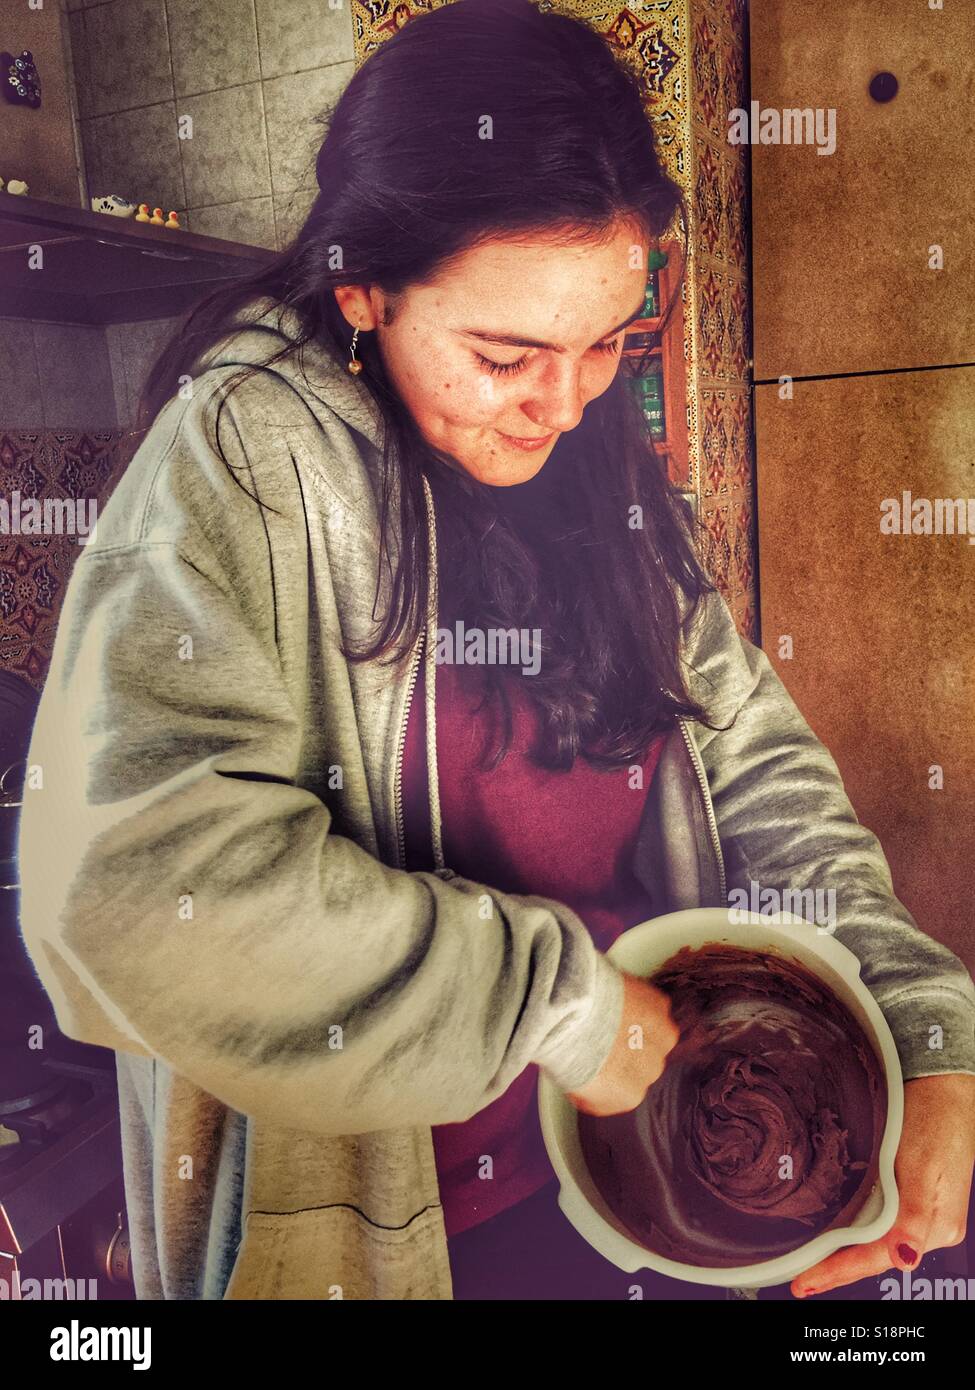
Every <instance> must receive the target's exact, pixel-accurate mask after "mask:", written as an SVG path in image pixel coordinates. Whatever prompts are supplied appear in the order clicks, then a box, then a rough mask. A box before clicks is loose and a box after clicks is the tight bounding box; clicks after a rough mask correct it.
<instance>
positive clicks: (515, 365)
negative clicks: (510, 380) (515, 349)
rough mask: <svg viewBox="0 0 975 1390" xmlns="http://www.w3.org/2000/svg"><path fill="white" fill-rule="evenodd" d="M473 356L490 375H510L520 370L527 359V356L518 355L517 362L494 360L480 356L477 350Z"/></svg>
mask: <svg viewBox="0 0 975 1390" xmlns="http://www.w3.org/2000/svg"><path fill="white" fill-rule="evenodd" d="M474 356H475V357H476V358H477V360H478V361H479V362H480V363H481V365H482V366H483V367H484V368H485V370H486V371H488V372H490V373H491V375H492V376H512V375H513V374H514V373H515V372H520V371H521V370H522V368H523V367H524V365H525V363H526V362H527V361H528V358H527V357H519V358H518V361H517V362H495V361H494V359H493V358H491V357H482V356H481V354H480V353H479V352H475V354H474Z"/></svg>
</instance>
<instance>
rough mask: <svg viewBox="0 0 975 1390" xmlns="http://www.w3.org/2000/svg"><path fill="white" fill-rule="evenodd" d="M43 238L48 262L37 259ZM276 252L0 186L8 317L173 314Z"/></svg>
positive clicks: (2, 313)
mask: <svg viewBox="0 0 975 1390" xmlns="http://www.w3.org/2000/svg"><path fill="white" fill-rule="evenodd" d="M35 247H40V248H42V252H43V269H35V270H32V269H31V268H30V259H31V252H32V250H33V248H35ZM275 254H276V253H275V252H273V251H269V250H267V249H266V248H265V247H262V246H248V245H246V244H244V243H241V242H236V241H225V240H223V239H222V238H220V237H210V236H200V235H198V234H197V233H195V232H186V231H182V230H179V231H176V230H174V229H169V228H166V227H154V226H152V225H151V224H150V223H148V222H135V221H133V220H132V219H131V218H123V217H112V216H111V215H109V214H108V213H102V212H90V211H87V210H85V209H84V208H74V207H67V206H65V205H64V204H61V203H49V202H45V201H43V200H42V199H40V198H25V197H20V196H18V195H16V194H13V193H5V192H0V317H5V318H23V319H35V320H41V321H44V322H57V323H87V324H107V323H133V322H138V321H139V320H142V319H155V318H170V317H174V316H175V315H177V314H180V313H182V312H183V311H184V310H186V309H188V308H190V307H191V305H192V304H194V303H195V302H196V301H197V300H198V299H201V298H202V297H203V296H204V295H205V294H207V293H208V292H209V291H210V290H211V289H214V288H216V286H217V285H218V284H220V283H221V282H222V281H224V280H233V279H235V278H237V277H238V276H241V275H247V274H250V273H252V272H253V271H255V270H258V269H259V268H260V267H261V266H262V265H265V264H267V262H268V261H270V260H272V259H273V257H274V255H275Z"/></svg>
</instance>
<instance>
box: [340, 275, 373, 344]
mask: <svg viewBox="0 0 975 1390" xmlns="http://www.w3.org/2000/svg"><path fill="white" fill-rule="evenodd" d="M333 294H334V295H335V300H336V303H337V304H338V306H339V308H340V309H341V310H342V313H343V315H344V316H345V318H346V319H347V320H348V322H349V324H350V325H351V327H353V328H361V329H362V331H363V332H364V333H365V332H367V331H368V330H370V329H373V328H375V327H376V324H377V322H378V320H379V314H378V313H377V309H376V305H375V303H374V299H375V296H374V295H373V294H372V293H371V292H370V290H369V287H368V286H366V285H337V286H336V287H335V289H334V290H333Z"/></svg>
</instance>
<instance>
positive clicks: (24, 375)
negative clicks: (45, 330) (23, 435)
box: [0, 318, 44, 430]
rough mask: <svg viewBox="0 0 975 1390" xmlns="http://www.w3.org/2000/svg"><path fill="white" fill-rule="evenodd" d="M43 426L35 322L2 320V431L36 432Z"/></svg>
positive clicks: (0, 414) (0, 356)
mask: <svg viewBox="0 0 975 1390" xmlns="http://www.w3.org/2000/svg"><path fill="white" fill-rule="evenodd" d="M43 423H44V405H43V400H42V397H41V383H40V378H39V376H38V372H37V359H36V357H35V355H34V334H33V325H32V322H31V320H30V319H6V318H5V319H0V427H2V428H3V429H5V430H6V429H35V428H38V427H39V426H41V425H43Z"/></svg>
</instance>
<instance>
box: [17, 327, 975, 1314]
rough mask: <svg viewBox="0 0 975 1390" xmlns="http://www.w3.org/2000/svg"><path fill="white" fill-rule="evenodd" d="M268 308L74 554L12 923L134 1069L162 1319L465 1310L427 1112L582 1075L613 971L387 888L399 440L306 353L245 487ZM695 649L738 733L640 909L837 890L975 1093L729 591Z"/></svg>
mask: <svg viewBox="0 0 975 1390" xmlns="http://www.w3.org/2000/svg"><path fill="white" fill-rule="evenodd" d="M256 307H257V308H259V309H260V310H262V311H263V315H264V317H263V322H262V324H261V326H260V328H258V327H256V326H255V327H251V328H249V329H246V330H244V331H243V332H242V333H240V334H237V335H235V336H234V338H233V339H232V340H229V341H225V343H224V344H222V345H221V348H220V349H219V350H217V351H215V352H214V353H212V354H211V355H210V356H209V357H208V359H207V362H206V363H205V364H204V365H205V366H206V368H207V369H206V370H205V371H202V372H201V373H200V374H199V375H198V376H197V377H196V378H195V380H194V382H193V383H192V391H191V392H189V393H187V394H188V399H181V398H179V397H174V398H173V399H172V400H171V401H170V402H169V403H168V404H167V405H166V406H165V408H164V409H163V410H162V411H161V412H160V413H159V415H158V416H157V418H156V420H155V421H154V423H153V425H152V426H151V428H150V429H149V431H148V432H147V434H146V436H145V438H144V440H143V441H142V443H141V445H140V447H139V449H138V452H137V453H136V455H135V457H134V458H133V460H132V462H131V464H130V465H129V467H128V469H127V471H126V473H125V475H124V477H123V478H122V480H121V482H120V483H119V485H118V487H117V489H116V491H115V493H114V494H113V496H112V498H111V500H110V502H109V504H108V505H107V507H106V508H105V510H104V512H103V514H102V516H101V517H100V518H99V520H98V527H97V537H96V538H95V539H94V540H93V541H91V542H90V543H89V544H88V545H87V546H86V548H85V550H84V552H83V554H82V555H81V557H80V558H79V560H78V562H77V564H76V567H75V570H74V572H73V575H72V578H71V581H70V584H69V587H68V592H67V595H66V600H65V605H64V609H63V613H62V617H61V622H60V625H59V630H58V635H57V640H56V644H55V650H54V656H53V662H52V667H51V671H50V675H49V678H48V681H47V684H46V686H45V689H44V692H43V696H42V699H41V703H40V708H39V712H38V716H37V720H36V724H35V727H34V732H33V737H32V742H31V747H30V754H29V763H30V765H31V767H32V768H34V769H35V775H34V777H33V779H32V783H33V789H32V790H29V791H28V792H27V793H26V795H25V805H24V809H23V814H22V820H21V833H20V865H21V881H22V895H21V920H22V931H23V935H24V940H25V943H26V945H27V948H28V950H29V952H30V954H31V956H32V958H33V960H34V963H35V966H36V968H37V971H38V974H39V976H40V978H41V980H42V982H43V984H44V985H45V987H46V988H47V990H48V992H49V994H50V996H51V998H52V1001H53V1003H54V1006H55V1010H56V1014H57V1019H58V1023H59V1026H60V1027H61V1028H62V1030H63V1031H64V1032H65V1033H66V1034H67V1035H68V1036H69V1037H72V1038H76V1039H79V1040H80V1041H83V1042H88V1043H93V1044H97V1045H100V1046H104V1047H109V1048H113V1049H115V1051H116V1053H117V1066H118V1078H119V1094H120V1105H121V1117H122V1133H123V1158H124V1163H125V1179H126V1199H127V1209H128V1215H129V1222H130V1231H131V1240H132V1258H133V1268H134V1274H135V1278H136V1288H137V1292H138V1294H139V1296H140V1297H141V1298H186V1299H190V1298H221V1297H228V1298H287V1297H297V1298H330V1297H345V1298H350V1297H351V1298H450V1297H451V1283H450V1269H449V1263H448V1259H447V1245H446V1238H445V1235H444V1226H443V1217H442V1211H441V1207H440V1204H439V1193H438V1188H437V1178H436V1169H435V1164H434V1158H433V1146H432V1136H431V1133H430V1126H431V1125H433V1124H442V1123H449V1122H455V1121H460V1120H464V1119H466V1118H468V1117H469V1116H470V1115H473V1114H474V1113H475V1112H476V1111H478V1110H480V1109H481V1108H482V1107H484V1106H485V1105H487V1104H488V1103H489V1102H491V1101H492V1100H494V1099H495V1098H496V1097H497V1096H499V1095H500V1094H501V1093H502V1092H503V1091H504V1090H505V1089H506V1088H507V1087H508V1086H509V1085H510V1084H511V1082H512V1081H513V1080H514V1079H515V1077H516V1076H518V1074H519V1073H520V1072H521V1071H522V1070H523V1069H524V1068H525V1066H527V1065H528V1064H529V1063H531V1062H535V1063H538V1064H539V1065H540V1066H541V1067H543V1068H545V1069H546V1070H547V1071H548V1072H549V1074H550V1075H551V1076H552V1077H553V1079H554V1080H555V1081H556V1083H557V1084H559V1085H560V1086H562V1087H563V1088H565V1089H572V1088H575V1087H577V1086H581V1085H583V1084H584V1083H585V1082H587V1081H588V1080H590V1079H591V1078H592V1077H593V1076H594V1075H595V1074H596V1072H597V1071H598V1070H599V1068H600V1067H601V1065H602V1063H603V1061H604V1060H605V1058H606V1056H607V1054H608V1052H609V1050H610V1047H611V1045H612V1042H613V1039H614V1036H615V1034H616V1032H617V1029H618V1026H619V1022H620V1017H621V1009H622V977H621V976H620V974H619V972H618V971H617V970H616V969H615V968H614V967H613V966H611V965H610V964H609V962H608V961H607V960H606V958H605V957H604V956H603V955H601V954H600V953H599V952H598V951H597V950H596V949H595V947H594V946H593V944H592V941H591V938H590V937H589V934H588V932H587V930H586V928H585V925H584V924H583V922H582V921H581V920H580V919H579V918H578V917H577V916H576V915H575V914H574V913H573V912H572V911H571V910H570V909H569V908H568V907H566V906H564V905H562V904H560V903H558V902H555V901H552V900H550V899H546V898H540V897H535V896H522V895H514V894H507V893H502V892H500V891H498V890H496V889H494V888H491V887H490V886H489V885H483V884H476V883H472V882H470V881H469V880H466V879H464V878H461V877H458V876H457V875H454V874H452V873H451V871H450V869H449V866H444V867H443V868H442V869H438V870H437V871H436V872H418V873H408V872H406V871H405V870H404V869H403V868H402V867H401V865H402V862H403V858H402V833H403V825H402V803H401V784H400V778H401V762H402V749H403V739H404V734H405V728H406V717H407V712H408V707H409V701H410V699H411V698H412V692H413V688H414V685H415V681H416V675H417V671H418V661H419V659H420V657H421V651H422V652H423V654H424V655H425V658H426V660H427V661H428V662H430V661H431V660H432V647H433V643H432V642H430V641H427V642H426V643H425V644H424V641H423V639H422V638H421V640H420V642H419V643H418V644H417V647H416V649H415V650H414V653H413V655H412V658H411V659H410V660H409V661H407V662H405V663H402V664H401V666H400V667H399V668H398V669H392V668H381V667H378V666H377V664H376V663H361V664H351V663H348V662H347V661H346V660H345V659H344V658H343V657H342V655H341V653H340V652H339V651H338V649H337V639H338V638H339V636H340V635H341V636H342V637H344V638H346V639H348V638H353V639H362V638H363V637H365V636H369V635H372V633H373V631H374V627H373V624H372V618H371V614H372V607H373V597H374V585H375V580H376V574H377V564H378V501H377V489H378V480H379V472H378V465H379V458H380V453H379V446H380V442H381V421H380V419H379V416H378V413H377V411H376V408H375V406H374V405H373V404H372V402H371V398H370V397H369V395H368V392H367V390H366V388H365V387H364V386H363V385H362V384H361V383H360V382H358V381H356V380H355V379H354V378H352V377H350V376H349V375H348V374H346V373H344V372H343V371H342V369H341V367H338V366H336V365H335V364H334V363H333V362H332V361H331V359H330V358H329V357H328V355H327V354H326V353H324V352H323V351H322V350H320V349H318V348H313V347H312V346H307V347H306V348H305V349H304V351H303V352H302V353H301V354H300V358H301V361H300V365H299V364H298V363H297V362H296V360H295V358H294V357H292V358H289V359H287V360H286V361H284V362H282V363H278V364H276V365H275V366H274V367H273V368H272V369H271V370H269V371H260V372H258V373H257V374H256V375H254V376H252V377H251V378H250V379H249V380H248V381H246V382H245V383H244V384H243V385H242V386H241V387H239V388H238V389H237V390H236V391H235V392H233V393H232V394H231V395H230V396H229V397H228V399H227V403H226V405H225V406H224V409H223V412H222V416H221V422H220V429H221V434H220V438H221V444H222V446H223V449H224V452H225V454H226V456H227V459H228V461H229V463H230V465H231V466H232V468H233V469H234V470H236V471H237V478H239V483H238V481H237V478H235V477H233V476H232V475H231V472H230V471H228V469H227V468H226V467H225V465H224V463H223V461H222V460H221V459H220V457H219V456H218V454H217V453H216V452H215V450H214V448H213V445H212V423H211V424H210V426H209V427H207V426H206V425H205V421H204V416H205V414H206V416H207V417H208V419H209V420H210V421H211V422H212V419H213V416H214V414H215V406H216V397H217V395H218V394H219V393H220V392H221V391H222V388H223V387H224V385H225V384H226V382H227V381H228V379H229V378H230V377H231V376H232V375H234V374H235V373H236V371H237V370H238V368H239V365H240V364H242V363H253V362H263V361H265V360H266V358H267V357H268V356H270V355H271V353H272V352H273V351H274V350H276V349H277V348H279V347H280V346H282V345H283V343H284V341H285V339H284V338H283V337H281V336H280V333H279V332H278V331H276V329H275V325H277V324H279V323H281V320H280V318H279V315H280V312H281V310H280V306H279V305H275V304H274V303H273V302H271V301H263V302H262V303H261V304H260V305H258V306H256ZM287 312H288V311H286V314H285V318H284V320H283V324H282V326H283V329H284V331H285V332H287V330H288V328H289V326H290V327H291V328H292V330H293V327H294V325H293V323H291V324H290V325H289V321H288V318H287ZM248 493H256V494H258V495H259V496H260V497H261V498H262V499H263V501H264V502H266V503H268V504H270V506H271V507H273V508H275V511H268V510H261V509H260V508H259V507H258V506H257V505H256V503H255V502H254V501H253V500H251V498H250V497H249V496H248ZM427 504H428V509H431V510H432V498H431V496H430V494H429V492H428V493H427ZM428 558H429V562H430V564H431V567H434V566H435V552H433V550H432V549H431V554H430V556H429V557H428ZM432 573H433V576H434V578H435V569H433V568H432ZM387 582H388V580H387V576H386V575H385V573H384V580H383V592H382V596H381V598H382V600H384V599H385V595H386V593H387V592H388V589H387ZM430 621H435V601H434V603H433V604H432V605H431V609H430V613H429V614H428V622H430ZM684 659H685V661H686V662H687V663H688V680H689V684H690V687H691V690H692V692H693V693H694V694H695V696H696V697H697V698H698V699H700V700H701V701H702V702H703V703H704V704H705V705H706V706H707V707H708V708H709V712H710V713H711V717H712V718H713V719H714V721H715V722H718V723H727V722H728V720H729V719H730V718H731V716H732V715H733V714H737V718H736V720H735V722H734V723H733V725H732V727H731V728H729V729H727V730H726V731H721V732H713V731H712V730H710V729H706V728H704V727H702V726H700V725H698V724H697V723H693V722H691V721H687V720H682V721H681V722H680V723H679V725H678V726H677V727H676V728H675V729H674V730H673V732H672V734H671V735H669V736H668V738H667V740H666V743H665V747H664V752H663V756H662V758H661V760H660V763H659V765H658V768H657V771H656V774H655V776H654V779H653V781H652V783H651V786H650V789H649V792H648V795H647V800H646V807H645V810H644V813H643V819H642V822H641V829H640V834H639V841H638V846H637V851H636V854H635V858H634V870H635V872H636V874H637V876H638V877H639V878H640V880H641V882H643V884H644V886H645V887H646V888H647V891H648V892H649V893H650V894H651V897H652V901H653V903H654V907H655V910H656V912H658V913H663V912H668V911H672V910H676V909H678V908H683V907H692V906H697V905H703V906H726V905H727V894H728V893H729V892H730V891H731V890H732V889H735V888H738V889H742V890H744V891H746V892H747V891H748V888H749V885H750V882H751V881H755V882H756V883H758V884H759V885H760V886H761V887H762V888H766V887H771V888H777V889H779V890H780V891H782V890H785V889H786V888H791V889H793V890H796V891H798V892H801V891H803V890H805V889H810V888H811V889H821V890H828V889H831V888H832V889H834V890H835V893H836V904H837V907H836V923H837V925H836V931H835V935H836V936H837V938H838V939H839V940H840V941H842V942H844V943H845V944H846V945H847V946H849V947H850V949H851V950H852V951H853V952H854V953H855V954H856V955H857V956H858V957H859V959H860V960H861V962H862V973H863V978H864V981H865V983H866V984H867V986H868V988H869V989H870V990H871V991H872V993H873V994H874V995H875V997H876V999H877V1001H878V1003H879V1005H880V1007H881V1009H882V1010H883V1012H884V1014H885V1016H886V1018H887V1021H888V1023H889V1025H890V1028H891V1031H892V1033H893V1035H894V1038H895V1041H896V1043H897V1047H898V1051H899V1055H900V1058H901V1062H902V1065H903V1068H904V1075H905V1077H906V1078H911V1077H915V1076H924V1075H931V1074H935V1073H940V1072H959V1071H962V1072H969V1073H975V990H973V987H972V982H971V979H970V977H969V975H968V972H967V971H966V969H965V968H964V966H963V965H962V963H961V962H960V961H959V960H958V959H957V958H956V957H955V956H954V955H953V954H952V953H951V952H950V951H948V950H947V949H945V948H944V947H942V946H940V945H939V944H937V943H936V942H935V941H933V940H932V939H931V938H930V937H928V936H927V935H925V934H924V933H923V932H921V931H920V930H919V929H918V927H917V926H916V924H915V923H914V921H913V919H912V918H911V916H910V915H909V913H908V912H907V911H906V909H905V908H904V906H903V905H902V904H901V903H900V902H899V901H898V899H897V898H896V897H895V896H894V895H893V892H892V886H891V879H890V874H889V870H888V867H887V863H886V860H885V859H884V856H883V853H882V850H881V848H880V846H879V844H878V841H877V840H876V838H875V836H874V835H873V834H872V833H871V832H870V831H868V830H867V829H866V828H865V827H863V826H861V825H860V824H859V823H858V821H857V820H856V817H855V815H854V813H853V810H852V808H851V806H850V803H849V801H848V799H847V797H846V795H845V793H844V790H843V785H842V782H841V780H840V777H839V774H838V772H837V768H836V764H835V762H834V761H833V759H832V758H831V757H830V755H829V753H828V752H827V750H826V749H825V748H824V747H823V745H822V744H821V743H820V742H819V741H818V740H817V739H816V738H815V737H814V735H813V734H812V732H811V730H810V729H809V727H808V725H807V724H806V722H805V721H804V720H803V718H802V716H801V715H800V713H799V711H798V709H797V708H796V706H795V704H794V702H793V701H792V699H791V698H790V697H789V695H788V693H787V691H786V690H785V688H784V686H783V684H782V682H781V681H780V680H779V678H778V676H777V675H776V673H775V671H774V669H773V667H772V666H771V664H770V662H769V661H768V659H767V658H766V656H765V655H764V653H763V652H762V651H761V650H760V649H759V648H757V647H755V646H754V645H752V644H751V643H750V642H748V641H746V640H745V639H743V638H741V637H740V636H739V635H738V633H737V631H736V630H735V627H734V623H733V621H732V618H731V615H730V613H729V611H728V608H727V605H726V604H725V603H724V602H723V600H722V599H721V598H720V597H719V596H718V595H711V596H710V597H709V598H708V599H707V601H706V602H705V603H704V604H702V607H701V610H700V613H699V615H698V618H697V619H696V620H695V622H694V624H693V626H692V628H691V631H690V634H689V636H688V639H687V642H686V647H685V651H684ZM430 669H431V668H429V667H428V670H430ZM425 685H426V688H427V696H428V700H429V701H430V702H431V703H430V704H429V705H428V715H433V716H434V717H433V718H428V729H429V730H430V734H429V739H428V765H429V770H430V774H431V776H430V787H431V812H432V818H433V823H434V831H435V835H436V832H437V827H438V826H439V806H438V804H437V796H436V759H435V746H436V745H435V739H436V726H435V710H434V709H433V706H432V698H433V696H434V695H435V682H434V681H433V680H430V679H428V680H427V681H426V682H425ZM37 770H39V773H40V776H39V777H38V775H37ZM38 783H40V785H38ZM594 833H596V828H594ZM435 862H440V861H435ZM485 895H486V898H485ZM484 901H490V902H491V904H492V913H491V915H490V917H488V918H487V919H485V916H484V912H483V910H482V902H484ZM810 930H815V928H813V927H811V928H810ZM935 1027H937V1028H940V1030H941V1033H940V1034H937V1033H936V1032H932V1031H931V1030H932V1029H934V1028H935ZM935 1038H937V1039H938V1040H939V1041H940V1042H941V1046H940V1047H935V1046H933V1045H932V1039H935Z"/></svg>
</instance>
